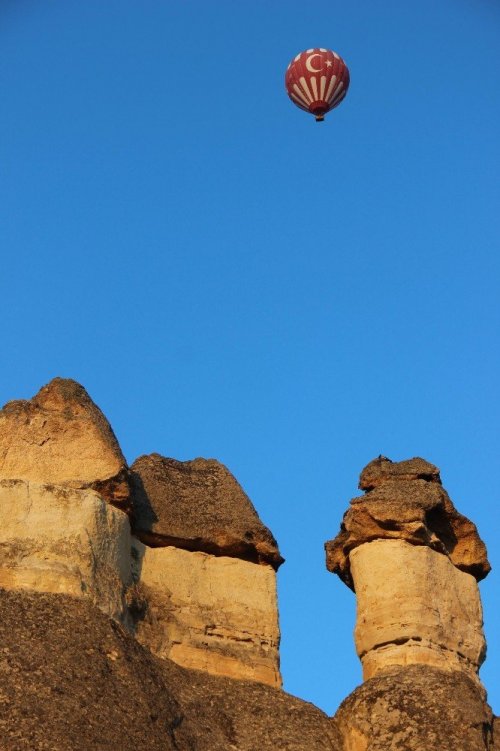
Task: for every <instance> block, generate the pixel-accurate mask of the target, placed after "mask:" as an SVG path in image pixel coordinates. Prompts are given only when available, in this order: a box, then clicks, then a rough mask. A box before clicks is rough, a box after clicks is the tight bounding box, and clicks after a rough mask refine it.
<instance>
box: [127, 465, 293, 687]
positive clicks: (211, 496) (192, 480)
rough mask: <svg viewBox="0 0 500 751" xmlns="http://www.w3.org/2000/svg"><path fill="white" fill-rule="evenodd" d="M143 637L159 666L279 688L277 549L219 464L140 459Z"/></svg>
mask: <svg viewBox="0 0 500 751" xmlns="http://www.w3.org/2000/svg"><path fill="white" fill-rule="evenodd" d="M131 470H132V477H133V503H134V512H133V531H134V534H135V535H136V537H137V541H136V544H135V555H136V561H135V572H134V576H135V579H136V581H137V587H138V607H137V626H136V636H137V638H138V640H139V641H141V642H142V643H143V644H145V645H147V646H148V647H149V648H150V649H151V650H152V651H153V652H155V653H156V654H157V655H159V656H160V657H168V658H170V659H171V660H173V661H174V662H177V663H178V664H179V665H183V666H184V667H189V668H197V669H198V670H204V671H206V672H209V673H213V674H218V675H226V676H230V677H232V678H245V679H251V680H256V681H259V682H261V683H267V684H269V685H271V686H281V676H280V672H279V651H278V648H279V625H278V607H277V595H276V569H277V568H278V566H279V565H280V564H281V562H282V560H283V559H282V558H281V556H280V553H279V551H278V547H277V544H276V541H275V539H274V538H273V536H272V534H271V532H270V531H269V530H268V529H267V527H265V526H264V524H262V522H261V521H260V519H259V517H258V515H257V512H256V511H255V509H254V507H253V505H252V503H251V501H250V499H249V498H248V496H247V495H246V494H245V493H244V491H243V489H242V488H241V486H240V485H239V483H238V482H237V481H236V479H235V478H234V477H233V475H232V474H231V473H230V472H229V471H228V470H227V469H226V467H224V465H222V464H220V462H217V461H215V460H213V459H195V460H193V461H186V462H180V461H177V460H175V459H169V458H166V457H164V456H160V454H150V455H148V456H142V457H140V458H139V459H137V460H136V461H135V462H134V464H133V465H132V467H131Z"/></svg>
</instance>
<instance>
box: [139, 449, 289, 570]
mask: <svg viewBox="0 0 500 751" xmlns="http://www.w3.org/2000/svg"><path fill="white" fill-rule="evenodd" d="M131 471H132V478H133V504H134V522H133V529H134V534H135V535H136V536H137V537H138V538H139V539H140V540H141V541H142V542H144V543H146V544H147V545H150V546H152V547H163V546H175V547H177V548H183V549H184V550H191V551H200V552H205V553H210V554H212V555H223V556H229V557H232V558H241V559H243V560H247V561H252V562H255V563H267V564H269V565H270V566H272V567H273V568H274V569H277V568H278V567H279V566H280V565H281V563H282V562H283V558H282V557H281V555H280V552H279V550H278V546H277V543H276V540H275V539H274V537H273V536H272V534H271V532H270V531H269V529H268V528H267V527H266V526H265V525H264V524H263V523H262V522H261V520H260V519H259V516H258V514H257V512H256V511H255V508H254V507H253V504H252V502H251V501H250V499H249V498H248V496H247V495H246V493H245V492H244V491H243V488H242V487H241V485H240V484H239V483H238V482H237V481H236V479H235V478H234V477H233V475H232V474H231V473H230V472H229V470H228V469H227V468H226V467H225V466H224V465H223V464H221V463H220V462H218V461H215V460H214V459H194V460H193V461H186V462H180V461H177V460H175V459H168V458H166V457H164V456H160V454H150V455H148V456H141V457H139V458H138V459H137V460H136V461H135V462H134V463H133V465H132V467H131Z"/></svg>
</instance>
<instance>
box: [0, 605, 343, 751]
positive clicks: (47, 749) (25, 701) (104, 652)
mask: <svg viewBox="0 0 500 751" xmlns="http://www.w3.org/2000/svg"><path fill="white" fill-rule="evenodd" d="M0 611H1V613H2V617H1V618H0V645H1V647H0V739H1V740H0V746H1V748H2V751H89V750H90V749H96V750H97V749H120V751H137V750H138V749H148V751H215V750H217V751H255V749H259V750H260V751H278V749H279V751H343V749H342V744H341V742H340V738H339V735H338V731H337V729H336V727H335V725H334V723H332V721H331V720H329V719H328V718H327V717H326V715H324V714H323V712H321V711H320V710H319V709H317V708H316V707H313V706H312V705H311V704H308V703H307V702H303V701H301V700H300V699H296V698H295V697H292V696H289V695H288V694H286V693H284V692H282V691H276V690H275V689H272V688H270V687H268V686H264V685H262V684H259V683H255V682H249V681H248V682H247V681H235V680H231V679H230V678H222V677H218V676H217V677H216V676H210V675H206V674H204V673H201V672H199V671H196V670H187V669H184V668H181V667H179V666H177V665H175V664H174V663H172V662H171V661H170V660H158V659H156V658H155V657H154V656H153V655H151V654H150V652H149V651H148V650H147V649H144V648H143V647H142V646H141V645H140V644H138V643H137V641H136V640H135V639H133V638H132V637H131V636H130V635H129V634H128V633H126V632H125V631H123V630H122V629H121V628H120V626H119V625H118V624H116V623H114V622H113V621H110V620H109V619H108V618H107V617H106V616H105V615H104V614H102V613H100V612H99V611H98V610H97V609H95V608H94V607H93V606H92V604H91V603H90V602H89V601H88V600H78V599H74V598H71V597H68V596H65V595H46V594H45V595H44V594H34V593H30V592H3V591H0Z"/></svg>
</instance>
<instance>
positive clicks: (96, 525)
mask: <svg viewBox="0 0 500 751" xmlns="http://www.w3.org/2000/svg"><path fill="white" fill-rule="evenodd" d="M0 519H1V524H0V587H2V588H4V589H7V590H31V591H34V592H51V593H61V594H69V595H72V596H75V597H83V598H88V599H90V600H91V601H92V602H93V603H94V604H95V605H97V606H98V607H99V608H100V609H101V610H102V611H103V612H105V613H107V614H108V615H110V616H111V617H112V618H114V619H116V620H119V621H121V622H123V623H127V622H128V619H129V616H128V611H127V605H126V597H127V589H128V587H129V586H130V583H131V572H130V525H129V521H128V518H127V516H126V514H124V513H123V512H121V511H119V510H118V509H115V508H113V507H112V506H110V505H109V504H108V503H106V501H104V500H103V499H102V498H101V497H100V496H99V495H98V494H97V493H95V492H94V491H92V490H76V489H73V488H67V487H63V486H58V485H41V484H39V483H35V482H27V481H25V480H2V481H0Z"/></svg>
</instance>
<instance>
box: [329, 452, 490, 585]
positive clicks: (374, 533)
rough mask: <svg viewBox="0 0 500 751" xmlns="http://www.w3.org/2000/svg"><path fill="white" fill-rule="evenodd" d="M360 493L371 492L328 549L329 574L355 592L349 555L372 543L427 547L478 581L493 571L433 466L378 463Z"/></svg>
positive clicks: (355, 504)
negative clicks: (398, 542)
mask: <svg viewBox="0 0 500 751" xmlns="http://www.w3.org/2000/svg"><path fill="white" fill-rule="evenodd" d="M360 487H361V488H363V489H366V490H367V491H368V492H367V493H366V494H365V495H364V496H361V497H359V498H353V499H352V501H351V506H350V508H349V510H348V511H347V512H346V513H345V515H344V519H343V522H342V526H341V529H340V532H339V534H338V535H337V537H336V538H335V539H334V540H330V541H329V542H327V543H326V546H325V547H326V560H327V568H328V569H329V571H332V572H333V573H336V574H338V575H339V576H340V578H341V579H342V580H343V581H344V582H345V583H346V584H347V585H348V586H349V587H351V589H353V588H354V583H353V579H352V575H351V570H350V553H351V551H352V550H354V549H355V548H357V547H358V546H359V545H363V544H365V543H367V542H371V541H372V540H381V539H385V540H391V539H392V540H406V542H409V543H411V544H412V545H426V546H428V547H430V548H432V549H433V550H436V551H438V552H439V553H442V554H443V555H446V556H448V557H449V558H450V560H451V562H452V563H453V564H454V565H455V566H456V567H457V568H459V569H460V570H461V571H466V572H467V573H469V574H472V575H473V576H474V577H475V578H476V579H477V580H480V579H483V578H484V577H485V576H486V575H487V574H488V572H489V571H490V569H491V567H490V564H489V563H488V559H487V555H486V548H485V546H484V543H483V541H482V540H481V538H480V537H479V534H478V532H477V529H476V527H475V525H474V524H473V523H472V522H471V521H469V519H467V518H466V517H465V516H462V514H459V513H458V511H456V509H455V507H454V506H453V503H452V502H451V500H450V498H449V496H448V494H447V493H446V491H445V490H444V489H443V488H442V486H441V481H440V479H439V470H438V469H437V468H436V467H435V466H434V465H433V464H429V463H428V462H426V461H424V460H423V459H418V458H417V459H410V460H408V461H404V462H391V461H390V459H386V458H385V457H379V458H378V459H375V460H374V461H372V462H370V464H368V466H367V467H365V469H364V470H363V472H362V473H361V480H360Z"/></svg>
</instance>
